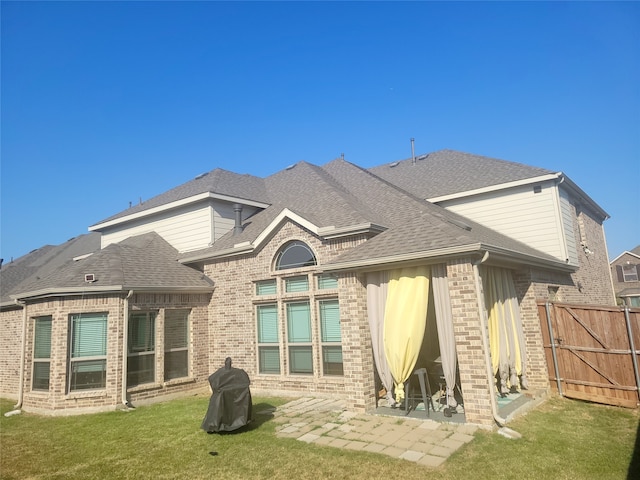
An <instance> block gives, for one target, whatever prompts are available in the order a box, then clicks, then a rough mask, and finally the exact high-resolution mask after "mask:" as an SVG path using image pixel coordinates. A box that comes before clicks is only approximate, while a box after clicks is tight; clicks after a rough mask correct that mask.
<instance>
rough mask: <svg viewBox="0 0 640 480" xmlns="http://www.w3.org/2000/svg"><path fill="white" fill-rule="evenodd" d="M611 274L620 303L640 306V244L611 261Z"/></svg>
mask: <svg viewBox="0 0 640 480" xmlns="http://www.w3.org/2000/svg"><path fill="white" fill-rule="evenodd" d="M611 276H612V277H613V288H614V290H615V292H616V298H617V299H618V303H619V304H621V305H627V306H629V307H640V245H638V246H637V247H636V248H634V249H633V250H629V251H625V252H622V253H621V254H620V255H618V256H617V257H616V258H614V259H613V260H612V261H611Z"/></svg>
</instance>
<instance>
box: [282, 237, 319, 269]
mask: <svg viewBox="0 0 640 480" xmlns="http://www.w3.org/2000/svg"><path fill="white" fill-rule="evenodd" d="M313 265H317V262H316V257H315V255H314V254H313V252H312V251H311V249H310V248H309V247H308V246H307V245H306V244H305V243H303V242H300V241H297V240H294V241H292V242H289V243H287V244H285V245H284V246H283V247H282V248H281V249H280V251H279V252H278V256H277V257H276V270H286V269H288V268H300V267H310V266H313Z"/></svg>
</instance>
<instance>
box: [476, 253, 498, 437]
mask: <svg viewBox="0 0 640 480" xmlns="http://www.w3.org/2000/svg"><path fill="white" fill-rule="evenodd" d="M488 258H489V252H488V251H485V252H484V255H483V257H482V258H481V259H480V260H478V261H477V262H473V264H472V265H473V276H474V278H475V282H476V297H477V300H478V313H479V314H480V325H481V328H482V334H481V335H480V338H482V348H484V352H485V355H484V357H485V361H486V367H487V375H488V378H489V400H490V401H491V414H492V415H493V419H494V420H495V422H496V423H497V424H498V425H499V426H501V427H504V425H505V424H506V423H507V421H506V420H505V419H504V418H502V417H501V416H500V415H498V404H497V402H496V394H495V392H494V389H493V385H492V384H491V379H492V378H493V368H492V367H491V351H490V350H489V342H488V341H487V334H488V333H487V332H488V327H487V321H486V318H485V315H486V309H485V308H484V300H483V298H482V294H481V293H480V283H481V282H480V270H479V269H478V265H480V264H481V263H484V262H486V261H487V259H488Z"/></svg>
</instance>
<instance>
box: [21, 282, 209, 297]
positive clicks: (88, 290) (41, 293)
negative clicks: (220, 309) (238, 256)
mask: <svg viewBox="0 0 640 480" xmlns="http://www.w3.org/2000/svg"><path fill="white" fill-rule="evenodd" d="M129 290H134V291H136V292H167V291H170V292H176V291H178V292H187V291H188V292H194V293H207V292H212V291H213V290H214V287H213V286H210V287H185V286H181V285H174V286H171V285H167V286H162V287H157V286H139V285H132V286H127V285H110V286H105V287H83V288H80V287H76V288H43V289H41V290H34V291H32V292H25V293H20V294H17V295H10V297H11V298H12V299H14V300H25V299H34V298H42V297H61V296H65V295H84V294H98V293H116V292H126V291H129Z"/></svg>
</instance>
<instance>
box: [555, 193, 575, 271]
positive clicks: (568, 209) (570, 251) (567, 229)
mask: <svg viewBox="0 0 640 480" xmlns="http://www.w3.org/2000/svg"><path fill="white" fill-rule="evenodd" d="M559 194H560V214H561V216H562V229H563V232H564V242H565V246H566V253H567V257H566V258H567V259H569V264H570V265H576V266H577V265H578V245H577V241H576V232H575V228H574V220H575V216H576V215H575V211H574V209H573V207H572V206H571V202H570V200H569V196H568V195H567V193H566V192H565V191H564V190H562V189H560V192H559Z"/></svg>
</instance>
